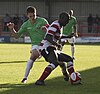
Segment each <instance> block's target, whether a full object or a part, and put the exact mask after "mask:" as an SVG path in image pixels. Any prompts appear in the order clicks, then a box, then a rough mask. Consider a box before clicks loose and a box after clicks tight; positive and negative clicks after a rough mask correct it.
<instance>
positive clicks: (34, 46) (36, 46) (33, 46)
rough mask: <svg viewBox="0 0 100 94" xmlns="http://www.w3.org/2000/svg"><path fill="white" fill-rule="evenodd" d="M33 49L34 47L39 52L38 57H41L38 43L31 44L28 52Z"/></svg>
mask: <svg viewBox="0 0 100 94" xmlns="http://www.w3.org/2000/svg"><path fill="white" fill-rule="evenodd" d="M34 49H36V50H37V51H38V53H39V58H40V57H41V53H40V51H39V46H38V45H32V47H31V50H30V52H31V51H32V50H34Z"/></svg>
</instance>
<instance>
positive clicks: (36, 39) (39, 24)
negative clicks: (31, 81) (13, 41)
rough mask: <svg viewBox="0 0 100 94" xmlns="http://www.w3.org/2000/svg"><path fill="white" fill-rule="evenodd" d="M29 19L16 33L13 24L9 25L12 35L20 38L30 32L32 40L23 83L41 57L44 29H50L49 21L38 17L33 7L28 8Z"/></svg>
mask: <svg viewBox="0 0 100 94" xmlns="http://www.w3.org/2000/svg"><path fill="white" fill-rule="evenodd" d="M26 12H27V17H28V18H29V19H28V20H27V21H26V22H24V23H23V24H22V26H21V27H20V29H19V30H18V31H16V30H15V29H14V24H13V23H8V24H7V25H8V27H9V29H10V30H11V32H12V34H13V35H14V36H15V37H16V38H19V37H20V36H21V35H22V34H24V33H25V32H28V34H29V37H30V39H31V44H32V48H31V51H30V52H31V55H30V58H29V60H28V61H27V65H26V70H25V74H24V78H23V79H22V81H21V82H22V83H25V82H26V81H27V77H28V75H29V72H30V70H31V68H32V66H33V63H34V61H35V60H36V59H37V58H38V57H39V56H40V53H39V44H40V42H41V41H42V40H43V39H44V35H45V32H44V31H43V30H42V29H46V27H48V25H49V24H48V21H47V20H46V19H45V18H42V17H37V16H36V8H35V7H33V6H28V7H27V10H26Z"/></svg>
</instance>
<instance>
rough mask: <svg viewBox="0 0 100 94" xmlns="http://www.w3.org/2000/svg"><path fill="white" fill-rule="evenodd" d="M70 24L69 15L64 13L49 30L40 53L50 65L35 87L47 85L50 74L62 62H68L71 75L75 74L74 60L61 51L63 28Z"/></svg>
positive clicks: (41, 45)
mask: <svg viewBox="0 0 100 94" xmlns="http://www.w3.org/2000/svg"><path fill="white" fill-rule="evenodd" d="M68 22H69V15H68V13H66V12H62V13H61V14H60V15H59V19H58V20H56V21H54V22H53V23H52V24H51V25H50V26H49V28H48V30H47V33H46V36H45V38H44V40H43V41H42V42H41V44H40V47H39V49H40V51H41V54H42V56H43V57H44V58H45V60H46V61H47V62H49V63H50V64H49V65H48V66H47V67H46V68H45V70H44V72H43V73H42V75H41V76H40V78H39V79H38V80H37V81H36V83H35V85H45V83H44V80H45V79H46V78H47V77H48V76H49V75H50V73H51V72H52V71H53V70H54V69H55V68H56V67H57V66H58V65H59V64H60V62H62V63H63V62H67V68H68V72H69V75H71V73H73V72H74V67H73V59H72V58H71V57H70V56H69V55H66V54H64V53H62V52H61V51H60V49H61V48H62V45H61V44H59V40H60V39H61V28H62V27H63V26H65V25H66V24H67V23H68Z"/></svg>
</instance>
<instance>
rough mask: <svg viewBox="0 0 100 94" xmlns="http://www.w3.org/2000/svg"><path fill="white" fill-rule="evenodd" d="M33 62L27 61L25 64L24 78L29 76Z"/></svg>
mask: <svg viewBox="0 0 100 94" xmlns="http://www.w3.org/2000/svg"><path fill="white" fill-rule="evenodd" d="M33 63H34V62H33V60H31V59H29V60H28V62H27V65H26V70H25V75H24V78H27V77H28V75H29V72H30V70H31V68H32V66H33Z"/></svg>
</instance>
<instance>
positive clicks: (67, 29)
mask: <svg viewBox="0 0 100 94" xmlns="http://www.w3.org/2000/svg"><path fill="white" fill-rule="evenodd" d="M76 23H77V21H76V18H75V17H74V16H71V19H70V20H69V23H68V24H66V26H65V27H64V28H63V34H65V35H70V34H71V33H72V32H73V27H74V26H75V25H76Z"/></svg>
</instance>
